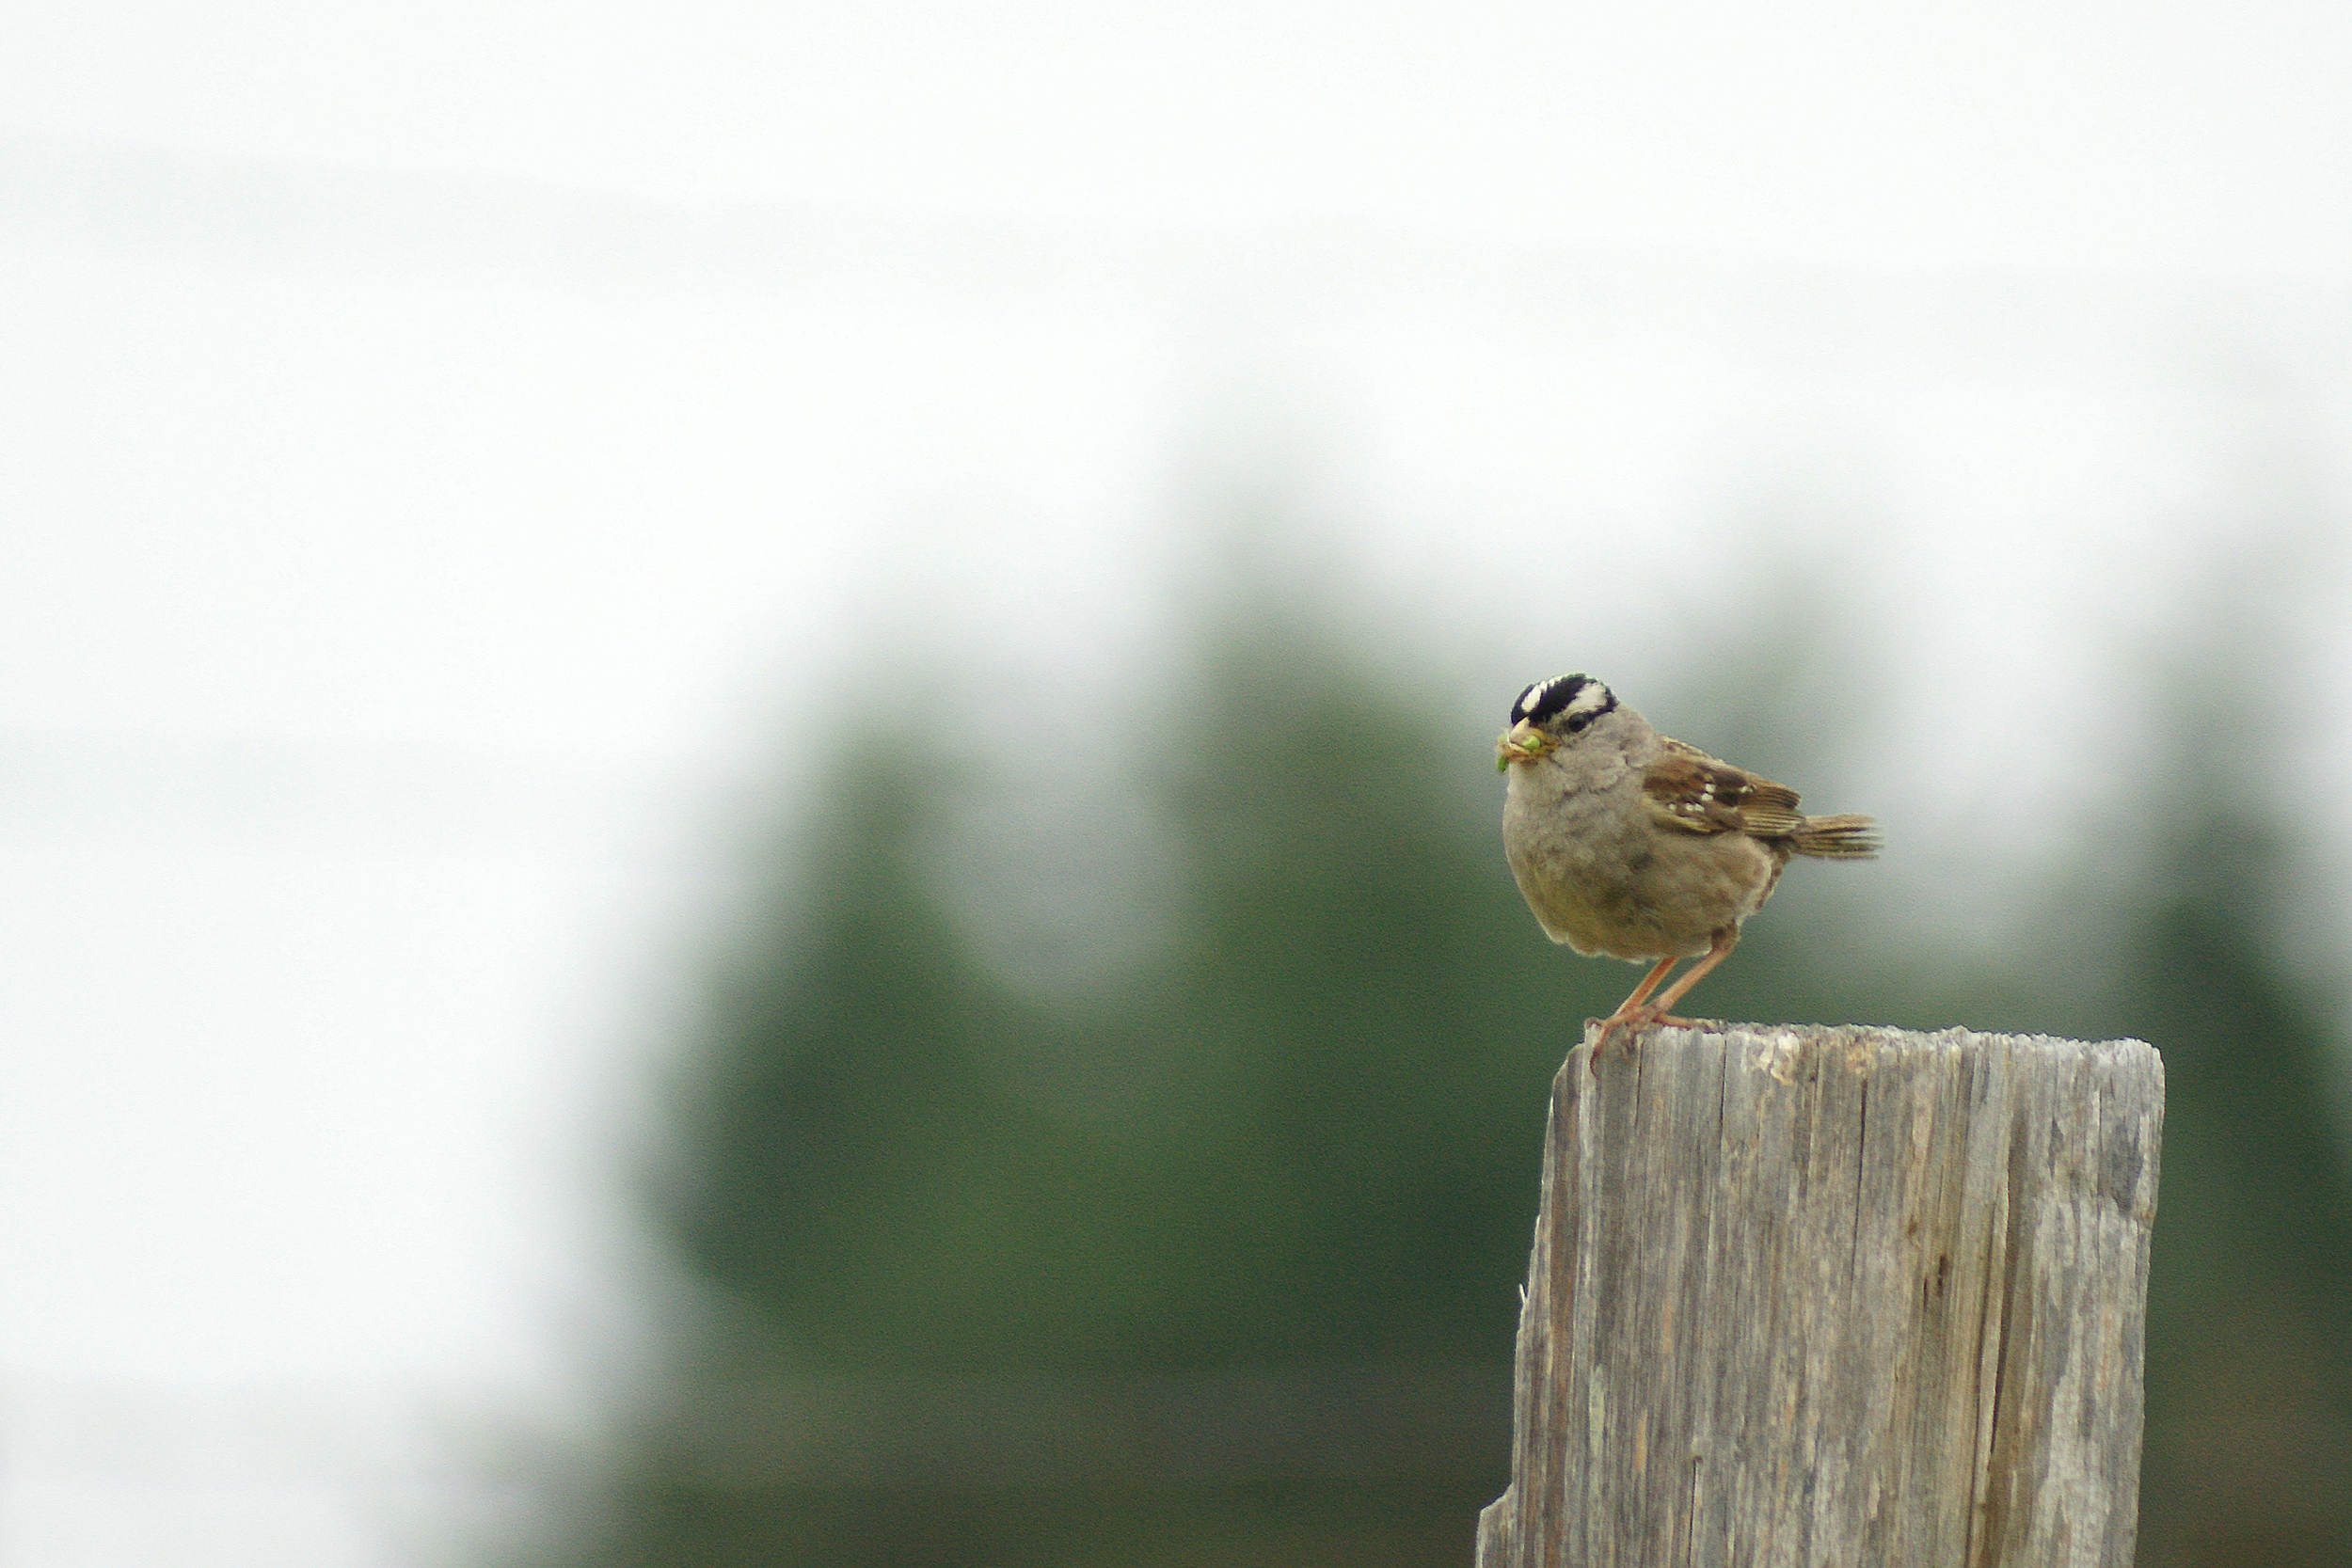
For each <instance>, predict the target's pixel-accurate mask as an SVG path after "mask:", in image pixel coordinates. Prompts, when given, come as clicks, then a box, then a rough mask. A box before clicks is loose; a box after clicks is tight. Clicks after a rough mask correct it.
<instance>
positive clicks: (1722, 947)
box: [1587, 926, 1740, 1075]
mask: <svg viewBox="0 0 2352 1568" xmlns="http://www.w3.org/2000/svg"><path fill="white" fill-rule="evenodd" d="M1739 945H1740V928H1739V927H1737V926H1726V927H1724V928H1723V929H1722V930H1720V931H1718V932H1716V933H1715V940H1714V942H1712V943H1711V944H1710V945H1709V946H1708V949H1707V953H1706V955H1705V957H1703V958H1700V959H1699V961H1698V962H1696V963H1694V964H1692V966H1691V967H1690V968H1689V969H1686V970H1684V971H1683V972H1682V977H1681V978H1680V979H1678V980H1677V981H1676V982H1675V983H1674V984H1673V985H1671V986H1669V987H1667V988H1666V994H1665V995H1663V996H1661V997H1660V998H1659V999H1658V1000H1657V1001H1655V1002H1648V1001H1645V998H1647V997H1648V995H1649V993H1650V992H1651V990H1654V989H1656V987H1657V985H1658V982H1659V981H1661V980H1662V979H1664V978H1665V977H1666V971H1668V970H1669V969H1672V968H1673V967H1674V966H1675V965H1676V964H1677V963H1678V962H1680V961H1681V960H1680V959H1678V958H1668V959H1666V960H1664V961H1663V962H1661V964H1659V966H1658V967H1657V968H1656V969H1653V970H1651V971H1650V972H1649V974H1648V975H1647V976H1645V978H1644V979H1643V981H1642V983H1641V984H1640V985H1638V986H1636V987H1634V988H1633V994H1632V995H1631V996H1629V997H1627V998H1626V999H1625V1005H1624V1006H1621V1007H1619V1008H1618V1009H1617V1010H1616V1011H1615V1012H1613V1013H1612V1014H1610V1015H1609V1016H1608V1017H1607V1018H1605V1019H1603V1020H1602V1021H1601V1024H1600V1037H1599V1038H1598V1039H1597V1040H1595V1041H1594V1042H1593V1054H1592V1056H1591V1058H1590V1059H1589V1061H1588V1063H1587V1065H1588V1066H1589V1067H1590V1068H1591V1069H1592V1070H1593V1072H1594V1073H1595V1074H1596V1075H1597V1074H1598V1073H1599V1071H1600V1048H1601V1047H1602V1046H1604V1045H1606V1044H1608V1043H1609V1035H1610V1031H1612V1030H1613V1029H1615V1028H1616V1027H1617V1026H1618V1025H1620V1024H1623V1025H1624V1026H1625V1030H1626V1039H1627V1041H1628V1044H1627V1046H1626V1049H1627V1050H1631V1049H1632V1045H1631V1043H1630V1042H1631V1040H1632V1038H1633V1037H1634V1036H1635V1035H1636V1034H1638V1033H1640V1032H1641V1031H1642V1030H1644V1029H1647V1028H1649V1027H1651V1026H1652V1025H1654V1024H1660V1023H1673V1024H1679V1025H1681V1026H1683V1027H1685V1028H1687V1027H1689V1026H1690V1022H1691V1021H1690V1020H1689V1019H1687V1018H1677V1017H1675V1016H1674V1014H1673V1013H1672V1012H1670V1011H1669V1010H1668V1009H1669V1008H1671V1007H1673V1006H1674V1005H1675V1004H1676V1003H1677V1002H1679V1001H1681V1000H1682V999H1683V998H1684V997H1685V996H1687V995H1689V994H1690V992H1691V988H1692V986H1695V985H1697V984H1698V983H1699V981H1700V980H1702V979H1704V978H1705V977H1706V975H1707V972H1708V970H1710V969H1712V968H1714V967H1715V966H1716V965H1717V964H1719V963H1722V962H1723V961H1724V959H1725V958H1729V957H1731V950H1732V949H1733V948H1734V947H1737V946H1739Z"/></svg>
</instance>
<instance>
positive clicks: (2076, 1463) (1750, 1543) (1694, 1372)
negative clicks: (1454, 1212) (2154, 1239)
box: [1478, 1025, 2164, 1568]
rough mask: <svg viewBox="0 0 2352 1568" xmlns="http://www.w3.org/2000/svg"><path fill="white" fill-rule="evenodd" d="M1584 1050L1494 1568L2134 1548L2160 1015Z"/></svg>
mask: <svg viewBox="0 0 2352 1568" xmlns="http://www.w3.org/2000/svg"><path fill="white" fill-rule="evenodd" d="M1589 1051H1590V1044H1589V1040H1588V1042H1587V1044H1586V1045H1585V1046H1582V1047H1580V1048H1579V1049H1578V1050H1576V1051H1575V1052H1573V1053H1570V1055H1569V1057H1568V1060H1567V1064H1566V1065H1565V1067H1563V1068H1562V1069H1560V1074H1559V1076H1558V1078H1557V1079H1555V1080H1554V1082H1553V1084H1552V1099H1551V1119H1550V1130H1549V1134H1548V1136H1547V1138H1546V1140H1545V1146H1544V1179H1543V1180H1544V1191H1543V1205H1542V1211H1541V1213H1540V1215H1539V1217H1538V1218H1537V1220H1536V1222H1535V1245H1534V1256H1533V1257H1532V1259H1530V1261H1529V1265H1528V1282H1527V1292H1526V1298H1525V1301H1524V1304H1523V1306H1522V1307H1521V1309H1520V1313H1519V1331H1518V1380H1517V1397H1516V1401H1515V1415H1514V1422H1515V1433H1514V1440H1513V1443H1512V1455H1511V1476H1512V1480H1511V1484H1510V1487H1509V1489H1508V1490H1506V1491H1505V1492H1504V1493H1503V1495H1502V1497H1500V1498H1498V1499H1497V1500H1496V1501H1495V1502H1494V1503H1493V1504H1492V1505H1491V1506H1490V1507H1488V1508H1487V1509H1486V1512H1485V1513H1483V1514H1482V1515H1481V1516H1480V1519H1479V1530H1478V1568H2092V1565H2097V1568H2130V1564H2131V1561H2132V1543H2133V1536H2134V1533H2135V1530H2136V1528H2137V1517H2138V1500H2139V1438H2140V1339H2141V1328H2142V1323H2143V1321H2144V1317H2145V1310H2146V1304H2147V1288H2148V1237H2149V1228H2150V1226H2151V1224H2152V1223H2153V1219H2154V1216H2155V1207H2156V1167H2157V1153H2158V1148H2159V1144H2160V1142H2161V1136H2162V1130H2163V1121H2164V1067H2163V1063H2162V1061H2161V1060H2160V1059H2159V1058H2158V1057H2157V1055H2156V1053H2155V1052H2154V1051H2153V1049H2151V1048H2150V1047H2148V1046H2146V1045H2143V1044H2141V1043H2140V1042H2139V1041H2137V1040H2118V1041H2112V1042H2109V1043H2106V1044H2099V1045H2090V1044H2084V1043H2082V1042H2079V1041H2075V1040H2061V1039H2050V1038H2046V1037H2015V1036H2003V1035H1972V1034H1969V1033H1967V1032H1965V1031H1963V1030H1947V1031H1946V1032H1944V1033H1942V1034H1934V1035H1919V1034H1909V1033H1905V1032H1902V1031H1899V1030H1891V1029H1832V1028H1818V1027H1806V1028H1767V1027H1762V1026H1758V1025H1709V1026H1707V1027H1704V1028H1701V1029H1694V1030H1689V1029H1661V1030H1656V1031H1653V1032H1651V1033H1649V1034H1648V1035H1646V1036H1645V1037H1643V1038H1642V1039H1641V1040H1640V1041H1639V1042H1638V1043H1637V1045H1636V1047H1635V1049H1634V1050H1633V1051H1632V1052H1631V1053H1626V1052H1625V1050H1624V1047H1623V1045H1622V1044H1621V1043H1618V1042H1612V1045H1611V1048H1610V1051H1609V1053H1608V1054H1607V1056H1606V1057H1605V1059H1604V1060H1603V1062H1602V1064H1601V1069H1600V1073H1599V1076H1598V1077H1597V1078H1596V1077H1592V1076H1590V1075H1588V1073H1587V1071H1586V1060H1587V1056H1588V1054H1589Z"/></svg>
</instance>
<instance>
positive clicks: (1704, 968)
mask: <svg viewBox="0 0 2352 1568" xmlns="http://www.w3.org/2000/svg"><path fill="white" fill-rule="evenodd" d="M1739 945H1740V928H1739V927H1737V926H1726V927H1724V928H1723V929H1722V930H1720V931H1718V932H1716V933H1715V942H1714V945H1713V946H1711V947H1709V948H1708V950H1707V957H1705V958H1701V959H1700V960H1699V961H1698V962H1696V963H1694V964H1692V966H1691V967H1690V968H1689V969H1686V970H1684V971H1683V972H1682V978H1681V979H1679V980H1677V981H1676V982H1675V983H1674V984H1673V985H1672V986H1671V987H1669V988H1668V989H1667V991H1666V994H1665V995H1663V996H1661V997H1660V998H1659V999H1658V1000H1657V1001H1655V1002H1653V1003H1651V1004H1650V1005H1649V1006H1647V1007H1645V1008H1644V1009H1643V1011H1644V1012H1645V1013H1646V1014H1648V1015H1649V1016H1648V1017H1647V1018H1646V1019H1645V1021H1644V1022H1645V1023H1677V1024H1681V1025H1682V1026H1684V1027H1685V1028H1688V1027H1689V1026H1690V1022H1691V1021H1690V1020H1689V1019H1687V1018H1677V1017H1675V1016H1674V1013H1673V1011H1672V1008H1673V1007H1674V1005H1675V1004H1676V1003H1677V1002H1679V1001H1681V1000H1682V999H1683V998H1684V997H1685V996H1687V995H1689V994H1690V990H1691V988H1692V986H1695V985H1697V984H1698V983H1699V980H1700V978H1701V977H1702V976H1703V975H1705V974H1707V972H1708V970H1710V969H1712V968H1714V967H1715V966H1716V965H1717V964H1719V963H1722V962H1723V961H1724V959H1725V958H1730V957H1731V950H1732V949H1733V948H1735V947H1737V946H1739Z"/></svg>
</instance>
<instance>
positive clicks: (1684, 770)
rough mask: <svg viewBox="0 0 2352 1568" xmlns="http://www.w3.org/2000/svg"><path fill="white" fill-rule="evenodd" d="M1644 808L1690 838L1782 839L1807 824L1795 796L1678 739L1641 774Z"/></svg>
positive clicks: (1795, 794)
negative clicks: (1692, 835) (1695, 835)
mask: <svg viewBox="0 0 2352 1568" xmlns="http://www.w3.org/2000/svg"><path fill="white" fill-rule="evenodd" d="M1642 803H1643V804H1644V805H1645V806H1647V807H1648V808H1649V814H1650V816H1651V818H1652V819H1653V820H1655V821H1657V822H1660V823H1661V824H1663V825H1665V826H1667V827H1670V828H1679V829H1680V830H1682V831H1683V832H1686V833H1752V834H1754V835H1755V836H1756V837H1757V838H1781V837H1785V836H1787V835H1788V834H1789V833H1792V832H1796V831H1797V829H1798V827H1799V826H1800V825H1801V824H1802V823H1803V822H1804V813H1803V812H1800V811H1799V810H1797V792H1796V791H1795V790H1793V789H1791V788H1789V787H1788V785H1787V784H1774V783H1772V780H1770V779H1759V778H1757V777H1756V775H1755V774H1753V773H1750V772H1747V771H1745V770H1744V769H1741V768H1734V767H1732V766H1731V764H1729V763H1727V762H1723V761H1720V760H1718V759H1717V758H1714V757H1710V756H1708V754H1707V753H1706V752H1702V751H1700V750H1699V749H1698V748H1697V747H1695V746H1686V745H1684V744H1683V743H1682V742H1681V741H1679V740H1669V741H1667V742H1666V754H1665V755H1664V756H1661V757H1660V758H1659V759H1658V760H1657V761H1656V762H1653V763H1651V764H1650V765H1649V770H1648V771H1647V772H1645V773H1644V774H1643V775H1642Z"/></svg>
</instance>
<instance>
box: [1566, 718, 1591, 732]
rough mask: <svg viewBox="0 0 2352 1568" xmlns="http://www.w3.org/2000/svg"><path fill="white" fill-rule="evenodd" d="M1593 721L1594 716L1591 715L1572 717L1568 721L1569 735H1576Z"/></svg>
mask: <svg viewBox="0 0 2352 1568" xmlns="http://www.w3.org/2000/svg"><path fill="white" fill-rule="evenodd" d="M1592 721H1593V716H1592V715H1591V714H1589V713H1579V714H1575V715H1572V716H1571V717H1570V718H1569V720H1568V733H1569V734H1570V735H1574V734H1575V733H1576V732H1577V731H1579V730H1581V729H1582V728H1583V727H1584V726H1585V725H1587V724H1589V723H1591V722H1592Z"/></svg>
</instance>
